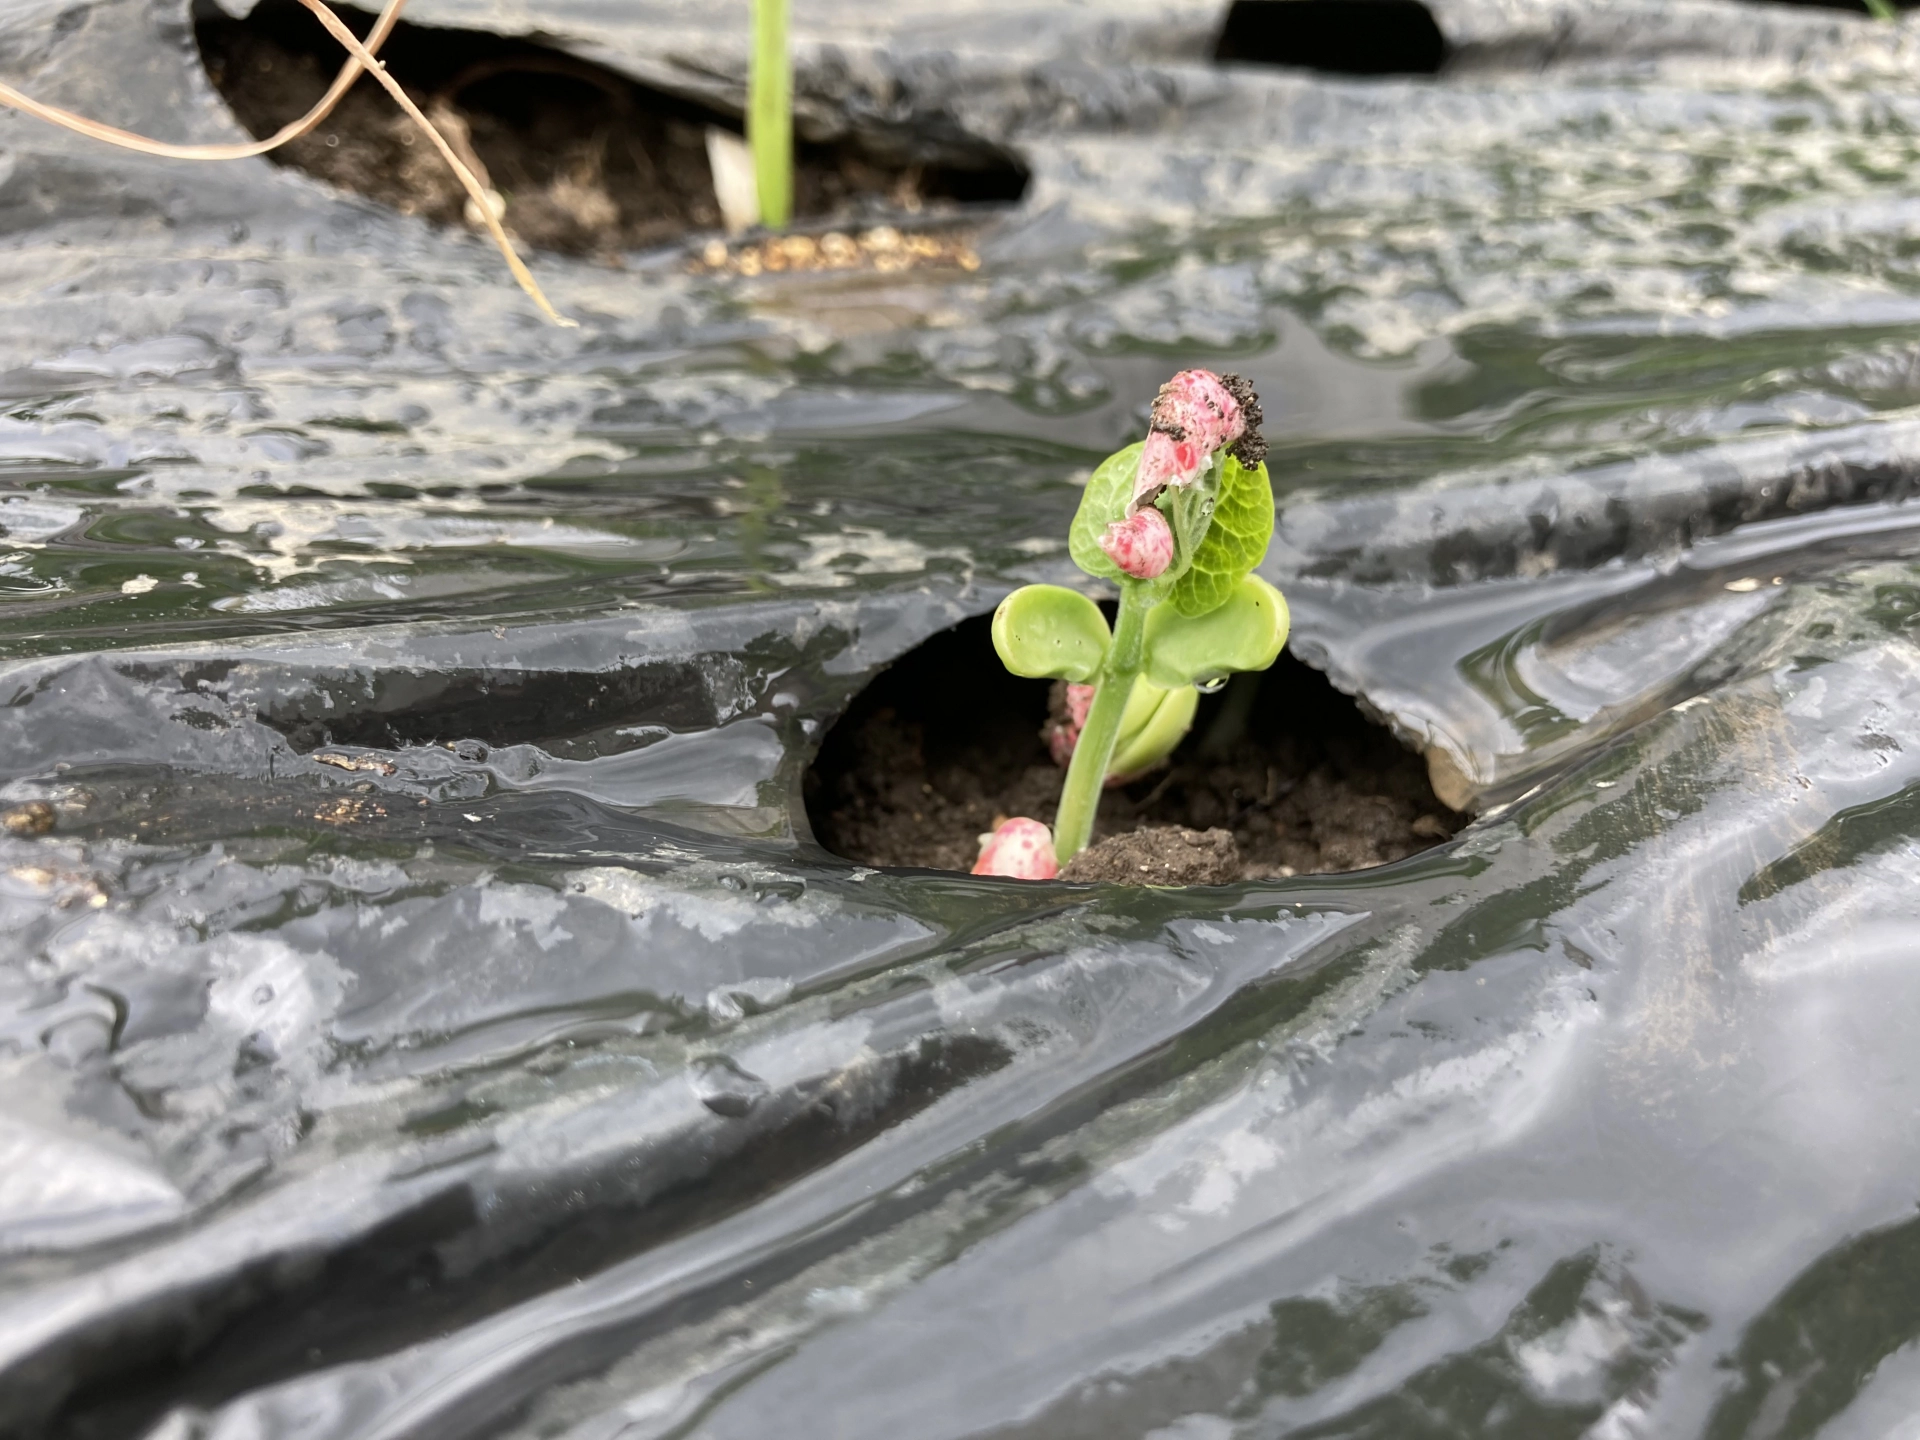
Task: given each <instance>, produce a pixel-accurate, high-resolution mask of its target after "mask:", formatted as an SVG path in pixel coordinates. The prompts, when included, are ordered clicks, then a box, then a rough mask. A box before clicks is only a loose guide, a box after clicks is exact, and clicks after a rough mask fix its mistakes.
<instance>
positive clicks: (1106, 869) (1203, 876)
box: [1060, 825, 1241, 885]
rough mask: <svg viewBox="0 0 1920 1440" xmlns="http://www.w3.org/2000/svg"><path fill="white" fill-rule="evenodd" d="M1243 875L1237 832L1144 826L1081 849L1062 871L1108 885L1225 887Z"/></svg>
mask: <svg viewBox="0 0 1920 1440" xmlns="http://www.w3.org/2000/svg"><path fill="white" fill-rule="evenodd" d="M1240 876H1241V865H1240V847H1239V846H1238V845H1236V844H1235V843H1234V840H1233V832H1232V831H1230V830H1222V829H1220V828H1219V827H1218V826H1215V827H1214V828H1213V829H1211V830H1188V829H1186V828H1185V827H1183V826H1179V825H1146V826H1142V827H1141V828H1140V829H1138V830H1134V831H1130V832H1129V833H1127V834H1125V835H1109V836H1108V837H1107V838H1106V839H1104V840H1099V841H1096V842H1095V843H1093V844H1092V845H1089V846H1088V847H1087V848H1086V849H1084V850H1082V851H1081V852H1080V853H1079V854H1078V855H1076V856H1074V857H1073V859H1071V860H1069V861H1068V862H1067V863H1066V865H1065V866H1064V867H1062V869H1061V871H1060V878H1061V879H1062V880H1092V881H1103V882H1105V883H1106V884H1109V885H1227V884H1231V883H1232V882H1233V881H1235V880H1238V879H1239V878H1240Z"/></svg>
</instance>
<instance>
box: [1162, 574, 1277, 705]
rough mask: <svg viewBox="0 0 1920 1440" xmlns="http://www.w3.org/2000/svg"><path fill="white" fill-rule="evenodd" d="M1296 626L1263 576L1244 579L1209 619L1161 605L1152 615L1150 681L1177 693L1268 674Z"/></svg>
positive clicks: (1211, 613)
mask: <svg viewBox="0 0 1920 1440" xmlns="http://www.w3.org/2000/svg"><path fill="white" fill-rule="evenodd" d="M1291 623H1292V619H1291V616H1290V615H1289V613H1288V611H1287V602H1286V600H1285V598H1284V597H1283V596H1282V595H1281V594H1280V592H1279V591H1278V590H1276V589H1274V588H1273V586H1271V585H1269V584H1268V583H1267V582H1266V581H1264V580H1262V579H1261V578H1260V577H1259V576H1258V575H1242V576H1241V577H1240V580H1239V583H1238V584H1236V585H1235V586H1234V587H1233V593H1232V594H1230V595H1229V596H1228V597H1227V603H1226V604H1224V605H1216V606H1215V607H1214V608H1213V609H1211V610H1209V611H1208V612H1207V613H1206V614H1204V615H1182V614H1181V613H1180V612H1179V611H1178V610H1176V609H1174V607H1173V606H1171V605H1161V606H1158V607H1156V608H1155V609H1154V611H1153V612H1152V613H1151V614H1149V615H1148V616H1147V666H1146V678H1147V679H1149V680H1151V681H1152V682H1153V683H1154V684H1155V685H1159V686H1163V687H1165V688H1167V689H1173V688H1175V687H1177V686H1181V685H1194V684H1206V683H1207V682H1208V681H1212V680H1218V679H1220V678H1222V677H1223V676H1226V675H1231V674H1233V673H1234V672H1236V671H1242V670H1264V669H1266V668H1267V667H1268V666H1269V665H1271V664H1273V662H1274V661H1275V660H1277V659H1279V658H1280V651H1281V649H1282V648H1283V647H1284V646H1285V645H1286V643H1287V630H1288V627H1289V626H1290V625H1291Z"/></svg>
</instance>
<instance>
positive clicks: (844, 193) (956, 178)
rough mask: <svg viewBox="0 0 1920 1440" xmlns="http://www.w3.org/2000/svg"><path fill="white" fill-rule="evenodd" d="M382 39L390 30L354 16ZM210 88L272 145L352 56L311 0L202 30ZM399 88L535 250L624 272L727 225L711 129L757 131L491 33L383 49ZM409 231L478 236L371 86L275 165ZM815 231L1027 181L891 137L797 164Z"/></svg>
mask: <svg viewBox="0 0 1920 1440" xmlns="http://www.w3.org/2000/svg"><path fill="white" fill-rule="evenodd" d="M336 10H337V12H338V13H339V15H340V17H341V19H342V20H344V21H345V22H346V24H347V26H348V28H349V29H351V30H353V31H354V32H355V33H356V34H358V35H359V36H361V37H362V38H365V36H366V34H367V33H368V32H369V31H370V30H371V29H372V28H373V22H374V16H372V15H370V14H368V13H366V12H365V11H361V10H354V9H349V8H347V7H344V6H342V7H336ZM195 35H196V37H197V39H198V41H199V44H200V51H201V55H202V57H203V58H204V60H205V63H206V67H207V74H208V77H209V78H210V79H211V80H212V81H213V84H214V87H215V88H216V89H217V90H218V91H219V92H220V94H221V96H222V98H224V99H225V101H226V102H227V104H228V106H229V107H230V108H231V109H232V110H233V113H234V115H235V117H236V118H237V119H238V120H239V121H240V123H241V125H242V126H244V127H245V128H246V129H247V131H248V132H249V133H251V134H252V135H254V136H255V137H256V138H261V137H264V136H267V135H269V134H271V133H273V131H275V130H277V129H278V128H279V127H280V126H282V125H284V124H286V123H287V122H288V121H290V120H295V119H298V118H299V117H300V116H301V115H303V114H304V113H306V111H307V110H308V109H309V108H311V106H312V105H313V103H314V102H315V101H316V100H318V99H319V98H320V96H321V95H322V94H323V93H324V92H325V90H326V88H327V86H328V85H329V84H330V83H331V82H332V80H333V77H334V75H335V74H336V73H337V72H338V71H339V68H340V65H341V62H342V60H343V59H344V58H345V54H344V52H343V51H342V50H341V48H340V46H339V45H338V44H337V43H335V41H334V40H333V39H332V38H331V37H329V36H328V35H327V33H326V32H325V31H324V30H322V29H321V27H320V23H319V21H317V20H315V19H314V18H313V16H312V15H311V14H310V13H309V12H308V11H307V10H306V9H304V8H303V7H302V6H300V5H299V4H297V3H296V0H261V3H260V4H259V5H257V6H256V7H255V8H254V9H253V11H252V12H251V13H250V14H249V15H248V16H247V18H246V19H244V20H234V19H232V18H231V17H229V16H227V15H226V14H224V13H223V12H221V11H220V10H218V9H217V8H215V7H213V6H212V5H210V4H204V3H203V4H202V5H201V6H200V7H199V8H197V10H196V14H195ZM380 58H381V59H383V60H384V61H386V62H387V68H388V70H389V72H390V73H391V74H392V75H393V76H394V78H395V79H397V80H398V81H399V82H400V83H401V84H402V85H403V86H404V87H405V88H406V90H407V92H408V93H409V94H410V95H411V96H412V97H413V99H414V100H415V101H416V103H418V104H419V105H420V107H421V109H422V110H424V111H425V112H426V113H427V115H428V117H429V118H430V119H432V120H433V121H434V122H435V124H436V126H437V127H438V128H440V129H441V131H442V132H443V133H444V134H446V135H447V137H448V139H449V141H450V142H451V143H452V144H453V146H454V148H455V150H456V151H460V150H463V149H464V150H465V151H466V152H467V153H466V154H464V155H463V156H462V158H463V159H465V160H467V162H468V164H469V165H471V164H472V163H473V160H475V159H477V160H478V161H479V167H478V168H479V169H481V170H483V171H484V172H485V175H484V178H485V179H486V181H487V182H489V184H490V186H491V188H492V189H494V190H495V191H497V192H498V193H499V194H500V196H501V197H502V199H503V200H504V201H505V204H506V209H505V213H504V215H503V216H502V220H503V223H504V224H505V225H506V227H507V228H508V230H509V231H511V232H512V233H513V234H514V235H515V236H516V237H517V238H519V239H520V240H522V241H524V242H526V243H527V244H528V245H531V246H534V247H536V248H538V249H543V250H555V251H560V252H562V253H566V254H574V255H597V256H601V257H604V258H612V257H614V256H616V255H618V254H619V253H620V252H622V251H626V250H634V249H639V248H643V247H646V246H652V245H660V244H665V243H669V242H672V241H674V240H677V239H679V238H680V237H682V236H684V235H686V234H688V233H690V232H697V231H703V230H713V229H716V228H718V227H719V225H720V223H721V218H722V217H721V213H720V207H719V204H718V202H717V200H716V197H715V192H714V182H713V172H712V170H711V168H710V167H709V163H708V159H707V154H708V150H707V129H708V127H710V126H711V127H716V128H718V129H720V130H723V131H727V132H729V133H731V134H734V135H738V134H739V132H740V120H739V117H737V116H733V115H728V114H725V113H722V112H720V111H717V110H714V109H711V108H709V107H707V106H704V105H702V104H700V103H699V102H697V101H694V100H689V99H686V98H684V97H680V96H675V95H670V94H667V93H666V92H664V91H660V90H655V89H652V88H650V87H648V86H645V85H641V84H639V83H637V82H635V81H633V80H630V79H628V78H627V77H626V76H624V75H621V74H619V73H618V72H617V71H614V70H610V69H607V68H606V67H605V66H601V65H595V64H592V63H591V62H588V61H585V60H581V59H578V58H576V57H574V56H572V55H569V54H567V53H566V52H565V51H563V50H559V49H556V48H553V47H551V46H546V45H540V44H537V43H535V42H533V41H528V40H519V39H513V38H511V37H508V36H503V35H495V34H492V33H491V32H488V31H484V30H459V29H444V28H437V27H431V26H425V25H412V24H409V23H407V22H405V21H402V22H401V23H400V24H399V25H398V26H396V27H395V29H394V32H393V34H392V35H391V36H390V37H389V38H388V40H387V42H386V44H385V45H384V46H383V47H382V48H381V51H380ZM269 158H271V159H272V160H274V161H275V162H276V163H279V164H282V165H291V166H293V167H295V168H297V169H300V170H304V171H306V172H307V173H308V174H311V175H314V176H317V177H318V178H319V179H322V180H325V181H327V182H328V183H330V184H333V185H336V186H338V187H339V188H341V189H343V190H350V191H353V192H354V193H355V194H359V195H364V196H366V197H367V198H369V199H371V200H376V201H379V202H380V203H382V204H384V205H388V206H391V207H392V208H393V209H395V210H398V211H400V212H401V213H403V214H408V215H419V216H422V217H424V218H426V219H429V220H433V221H437V222H439V223H442V224H448V225H456V224H462V223H471V221H470V220H468V219H467V218H466V210H467V206H468V205H469V203H470V202H469V200H468V198H467V194H466V192H465V191H464V190H463V189H462V188H461V187H460V184H459V182H458V181H457V180H455V179H454V177H453V174H452V172H451V171H450V170H449V169H448V168H447V166H446V164H445V162H444V161H443V160H442V159H441V158H440V155H439V153H438V152H437V151H436V150H435V149H434V148H433V146H432V144H431V143H430V142H429V141H428V140H427V139H426V137H425V136H423V135H421V134H420V133H419V132H418V131H417V130H416V128H415V127H414V125H413V123H412V122H411V121H410V120H408V119H407V117H406V116H405V115H404V114H402V113H401V111H400V108H399V107H398V106H397V105H395V104H394V102H393V99H392V97H391V96H389V95H388V94H387V93H386V92H385V91H384V90H382V89H381V88H380V87H379V86H378V85H377V84H375V83H374V82H373V81H372V80H370V79H367V78H366V77H362V78H361V79H360V81H359V82H358V83H357V84H355V86H354V87H353V89H352V90H350V91H349V92H348V93H347V94H346V96H345V97H344V98H343V99H342V100H341V102H340V104H339V106H338V107H337V108H336V109H335V110H334V111H333V113H332V114H331V115H330V116H328V118H327V119H326V120H325V121H324V122H322V124H321V125H320V127H319V128H318V129H317V130H315V131H314V132H313V133H312V134H310V135H306V136H303V137H301V138H300V139H298V140H295V141H293V142H291V143H290V144H287V145H285V146H282V147H281V148H280V149H278V150H276V151H274V152H273V153H272V155H271V156H270V157H269ZM794 158H795V172H794V215H795V219H796V221H799V222H818V223H821V224H842V223H844V224H854V223H867V222H873V221H879V220H885V219H889V218H891V219H894V220H898V219H899V217H901V216H902V215H914V214H919V213H921V212H923V211H932V212H935V213H938V212H939V211H941V210H945V209H952V208H953V207H956V206H959V205H966V204H1008V203H1011V202H1014V201H1017V200H1018V199H1019V198H1020V197H1021V195H1022V194H1023V193H1024V192H1025V189H1026V184H1027V171H1026V169H1025V168H1024V167H1023V166H1022V165H1021V164H1020V163H1019V162H1018V161H1017V160H1016V159H1014V158H1013V157H1012V156H1011V155H1009V154H1007V153H1006V152H1005V151H1003V150H1001V149H999V148H998V147H996V146H993V145H990V144H988V143H986V142H984V141H976V140H972V139H971V138H969V137H965V136H943V137H940V138H939V139H938V140H937V141H936V140H935V139H933V138H930V137H925V136H920V135H916V134H905V133H902V134H897V135H895V134H879V133H876V134H874V135H871V136H866V137H864V138H857V139H847V140H841V141H836V142H833V143H828V144H812V143H808V142H806V141H805V140H804V139H802V140H801V141H800V142H799V143H797V145H796V148H795V157H794Z"/></svg>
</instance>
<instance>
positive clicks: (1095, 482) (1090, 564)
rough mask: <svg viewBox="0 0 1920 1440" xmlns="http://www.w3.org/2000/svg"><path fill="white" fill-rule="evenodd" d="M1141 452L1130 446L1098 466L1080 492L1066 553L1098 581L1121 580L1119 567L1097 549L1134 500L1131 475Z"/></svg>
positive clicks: (1134, 446) (1068, 534)
mask: <svg viewBox="0 0 1920 1440" xmlns="http://www.w3.org/2000/svg"><path fill="white" fill-rule="evenodd" d="M1140 450H1141V446H1139V445H1129V446H1127V448H1126V449H1124V450H1121V451H1118V452H1117V453H1115V454H1112V455H1109V456H1108V457H1107V458H1106V459H1105V460H1102V461H1101V462H1100V466H1099V468H1098V469H1096V470H1095V471H1094V472H1093V478H1092V479H1090V480H1088V481H1087V488H1086V489H1085V490H1084V491H1082V492H1081V495H1080V508H1079V509H1078V510H1076V511H1075V512H1074V515H1073V528H1072V529H1070V530H1068V531H1067V553H1068V554H1069V555H1071V556H1072V557H1073V563H1074V564H1076V565H1078V566H1079V567H1080V568H1081V569H1082V570H1084V571H1086V572H1087V574H1089V575H1092V576H1094V577H1096V578H1098V579H1101V580H1118V579H1120V578H1122V577H1121V571H1120V567H1119V566H1118V565H1116V564H1114V563H1113V561H1112V560H1110V559H1108V558H1107V552H1106V551H1104V550H1102V549H1101V548H1100V537H1101V536H1102V535H1105V534H1106V533H1107V526H1109V525H1111V524H1112V523H1113V522H1114V521H1116V520H1120V519H1123V518H1124V517H1125V516H1126V513H1127V503H1128V502H1129V501H1130V500H1132V499H1133V477H1134V472H1136V471H1137V470H1139V468H1140Z"/></svg>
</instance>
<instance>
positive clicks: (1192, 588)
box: [1073, 454, 1273, 617]
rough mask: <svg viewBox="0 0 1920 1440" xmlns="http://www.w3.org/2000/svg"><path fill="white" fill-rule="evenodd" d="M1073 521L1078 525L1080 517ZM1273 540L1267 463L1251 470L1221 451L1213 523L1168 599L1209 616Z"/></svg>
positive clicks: (1185, 609) (1190, 614) (1194, 613)
mask: <svg viewBox="0 0 1920 1440" xmlns="http://www.w3.org/2000/svg"><path fill="white" fill-rule="evenodd" d="M1116 458H1117V457H1116ZM1089 488H1091V485H1089ZM1082 503H1083V506H1084V502H1082ZM1074 523H1075V525H1076V526H1077V525H1078V524H1079V522H1078V521H1077V520H1076V521H1075V522H1074ZM1272 538H1273V485H1272V483H1271V482H1270V481H1269V480H1268V479H1267V467H1266V465H1265V464H1264V463H1263V464H1261V465H1258V466H1256V467H1255V468H1253V469H1251V470H1249V469H1247V468H1246V467H1245V466H1244V465H1242V464H1241V463H1240V462H1239V460H1237V459H1236V458H1234V457H1233V456H1232V455H1227V454H1222V455H1221V457H1220V492H1219V498H1218V499H1217V500H1215V502H1214V506H1213V523H1212V524H1211V525H1209V526H1208V527H1207V531H1206V535H1205V537H1204V538H1203V539H1202V540H1201V541H1200V544H1199V547H1198V548H1197V549H1196V550H1195V551H1194V552H1193V561H1192V563H1191V564H1190V565H1188V567H1187V570H1186V573H1185V574H1183V575H1182V576H1181V577H1180V578H1179V579H1178V580H1177V581H1175V582H1174V585H1173V588H1172V589H1171V590H1169V591H1168V592H1167V599H1168V600H1169V601H1170V602H1171V603H1172V605H1173V608H1174V609H1176V610H1178V611H1179V612H1180V613H1181V614H1182V615H1185V616H1188V617H1197V616H1201V615H1205V614H1206V613H1207V612H1208V611H1209V610H1213V609H1217V608H1218V607H1219V606H1221V605H1224V604H1226V602H1227V600H1228V598H1229V597H1230V596H1231V595H1232V594H1233V593H1234V587H1235V586H1237V585H1238V584H1239V583H1240V581H1241V579H1242V578H1243V577H1245V576H1246V575H1247V574H1249V573H1250V572H1251V571H1252V570H1253V567H1254V566H1256V565H1258V564H1259V563H1260V561H1261V559H1262V558H1263V557H1264V556H1265V555H1266V553H1267V542H1268V541H1269V540H1271V539H1272ZM1073 558H1074V559H1075V560H1079V558H1080V556H1079V554H1078V553H1077V552H1076V553H1075V555H1074V557H1073ZM1081 568H1082V569H1085V568H1086V567H1085V566H1084V565H1082V567H1081Z"/></svg>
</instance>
